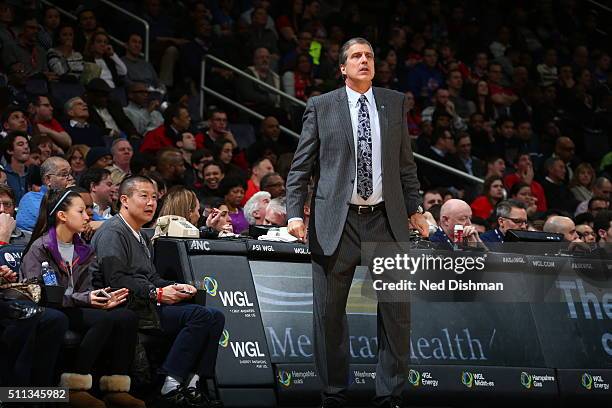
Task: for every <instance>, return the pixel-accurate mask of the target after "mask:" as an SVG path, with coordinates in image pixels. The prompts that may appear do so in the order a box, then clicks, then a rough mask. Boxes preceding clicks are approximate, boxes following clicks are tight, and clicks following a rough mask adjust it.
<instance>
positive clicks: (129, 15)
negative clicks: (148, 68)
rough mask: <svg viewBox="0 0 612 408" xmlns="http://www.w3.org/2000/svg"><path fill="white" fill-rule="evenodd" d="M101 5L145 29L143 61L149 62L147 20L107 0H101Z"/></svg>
mask: <svg viewBox="0 0 612 408" xmlns="http://www.w3.org/2000/svg"><path fill="white" fill-rule="evenodd" d="M101 1H102V3H104V4H107V5H109V6H110V7H112V8H114V9H115V10H118V11H120V12H122V13H123V14H125V15H126V16H128V17H132V18H133V19H134V20H137V21H140V22H141V23H142V24H143V25H144V28H145V38H144V41H145V48H144V59H145V61H147V62H148V61H149V23H147V20H145V19H143V18H141V17H138V16H137V15H136V14H134V13H132V12H131V11H129V10H126V9H124V8H123V7H120V6H118V5H116V4H115V3H113V2H111V1H109V0H101Z"/></svg>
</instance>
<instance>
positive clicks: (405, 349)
mask: <svg viewBox="0 0 612 408" xmlns="http://www.w3.org/2000/svg"><path fill="white" fill-rule="evenodd" d="M340 70H341V72H342V75H343V77H344V78H345V83H346V86H345V87H343V88H340V89H337V90H335V91H332V92H329V93H327V94H324V95H321V96H316V97H312V98H310V99H309V100H308V105H307V106H306V112H305V113H304V121H303V122H304V123H303V127H302V134H301V136H300V141H299V144H298V148H297V151H296V152H295V156H294V159H293V163H292V165H291V171H290V172H289V175H288V177H287V216H288V218H289V224H288V228H289V232H290V233H291V234H293V235H294V236H296V237H298V238H300V239H304V238H305V233H306V232H305V231H306V226H305V225H304V222H303V208H304V201H305V200H306V195H307V193H308V184H309V182H310V180H311V177H312V178H313V179H314V194H313V200H312V202H311V205H310V220H309V229H308V231H309V232H308V235H309V237H308V238H309V245H310V249H311V252H312V271H313V292H314V333H315V363H316V366H317V372H318V375H319V377H320V379H321V381H322V383H323V386H324V389H323V393H322V397H323V405H322V406H323V407H342V406H344V405H345V404H346V389H347V387H348V379H349V336H348V325H347V318H346V301H347V296H348V292H349V289H350V286H351V282H352V280H353V275H354V273H355V267H356V266H357V265H360V264H361V263H362V262H365V259H362V254H361V243H362V242H407V241H408V239H409V229H408V221H409V220H410V222H411V224H412V225H413V226H414V227H416V228H417V229H418V230H419V231H420V232H421V234H422V235H423V236H427V235H428V233H427V231H428V229H427V222H426V221H425V218H424V217H423V215H422V207H421V202H422V200H421V197H420V195H419V181H418V179H417V169H416V164H415V163H414V158H413V155H412V150H411V147H410V140H409V137H408V128H407V126H406V112H407V107H406V101H405V99H404V95H402V94H401V93H399V92H395V91H390V90H386V89H382V88H372V79H373V77H374V52H373V49H372V46H371V45H370V43H369V42H368V41H367V40H365V39H363V38H353V39H351V40H349V41H347V42H346V43H345V44H344V45H343V47H342V49H341V51H340ZM378 333H379V337H378V344H379V347H378V365H377V369H376V399H375V403H376V404H377V405H378V406H381V407H393V408H395V407H399V406H401V398H400V396H401V392H402V390H403V388H404V385H405V379H406V376H407V373H408V370H407V363H408V359H409V343H410V342H409V336H410V308H409V305H408V303H406V302H394V303H390V302H387V303H383V302H379V305H378Z"/></svg>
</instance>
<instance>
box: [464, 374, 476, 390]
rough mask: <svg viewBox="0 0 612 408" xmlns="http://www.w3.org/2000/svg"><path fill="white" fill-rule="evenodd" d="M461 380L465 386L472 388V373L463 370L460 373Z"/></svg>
mask: <svg viewBox="0 0 612 408" xmlns="http://www.w3.org/2000/svg"><path fill="white" fill-rule="evenodd" d="M461 382H462V383H463V385H465V386H466V387H468V388H472V386H473V385H474V376H473V375H472V373H470V372H468V371H464V372H463V373H461Z"/></svg>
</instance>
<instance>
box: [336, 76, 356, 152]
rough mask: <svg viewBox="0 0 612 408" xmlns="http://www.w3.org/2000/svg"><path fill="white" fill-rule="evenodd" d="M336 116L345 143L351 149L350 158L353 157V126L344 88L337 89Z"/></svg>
mask: <svg viewBox="0 0 612 408" xmlns="http://www.w3.org/2000/svg"><path fill="white" fill-rule="evenodd" d="M338 115H339V116H340V125H341V127H342V130H343V133H344V136H345V137H346V139H347V140H346V141H347V142H348V144H349V146H350V148H351V156H352V157H354V156H355V139H354V136H353V125H352V123H351V112H350V111H349V106H348V96H347V95H346V89H345V88H344V87H342V88H340V89H338Z"/></svg>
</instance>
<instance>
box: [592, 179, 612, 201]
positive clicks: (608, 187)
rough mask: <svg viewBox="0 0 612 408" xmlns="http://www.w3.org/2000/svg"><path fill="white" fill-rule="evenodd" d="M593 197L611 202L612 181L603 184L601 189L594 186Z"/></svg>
mask: <svg viewBox="0 0 612 408" xmlns="http://www.w3.org/2000/svg"><path fill="white" fill-rule="evenodd" d="M593 193H594V194H593V195H596V196H601V197H606V198H607V199H608V200H610V195H611V193H612V183H611V182H610V180H606V181H604V182H603V183H602V185H601V187H597V186H593Z"/></svg>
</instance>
